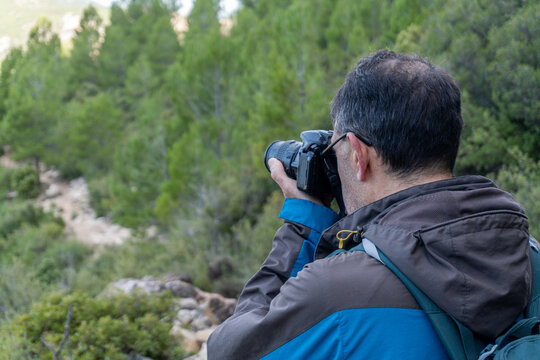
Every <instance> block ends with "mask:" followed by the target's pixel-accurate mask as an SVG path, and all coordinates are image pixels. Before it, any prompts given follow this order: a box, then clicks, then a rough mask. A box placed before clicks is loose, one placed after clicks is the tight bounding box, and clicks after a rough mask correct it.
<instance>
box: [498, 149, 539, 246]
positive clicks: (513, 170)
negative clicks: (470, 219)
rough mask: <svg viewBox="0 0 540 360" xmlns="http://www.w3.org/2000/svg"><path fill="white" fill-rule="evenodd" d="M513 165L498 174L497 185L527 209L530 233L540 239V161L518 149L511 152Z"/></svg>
mask: <svg viewBox="0 0 540 360" xmlns="http://www.w3.org/2000/svg"><path fill="white" fill-rule="evenodd" d="M509 154H510V156H511V157H512V158H513V163H510V164H509V165H505V166H503V168H502V169H501V170H500V171H499V172H498V173H497V174H496V176H495V181H496V183H497V184H498V185H499V186H500V187H501V188H503V189H504V190H506V191H509V192H510V193H512V195H514V196H515V198H516V199H517V200H518V201H519V202H520V203H521V205H522V206H523V207H524V208H525V212H526V213H527V216H528V217H529V231H530V232H531V234H532V235H533V236H535V237H536V238H537V239H538V238H539V237H540V161H539V162H535V161H534V160H532V159H530V158H529V157H528V156H527V155H525V154H524V153H522V152H521V151H520V150H518V149H517V148H514V149H511V150H510V151H509Z"/></svg>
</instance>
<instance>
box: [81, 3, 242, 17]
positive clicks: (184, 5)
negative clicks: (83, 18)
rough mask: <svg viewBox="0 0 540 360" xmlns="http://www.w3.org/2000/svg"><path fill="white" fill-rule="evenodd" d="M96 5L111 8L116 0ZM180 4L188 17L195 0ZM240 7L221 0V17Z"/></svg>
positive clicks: (181, 11)
mask: <svg viewBox="0 0 540 360" xmlns="http://www.w3.org/2000/svg"><path fill="white" fill-rule="evenodd" d="M91 1H92V2H94V3H97V4H100V5H103V6H110V5H111V4H112V3H113V1H114V0H91ZM180 4H181V5H182V6H181V8H180V14H182V15H187V14H188V13H189V12H190V11H191V8H192V7H193V0H180ZM239 6H240V1H239V0H221V9H222V12H221V13H220V14H219V15H220V17H227V16H229V15H231V14H232V13H233V12H234V11H235V10H237V9H238V7H239Z"/></svg>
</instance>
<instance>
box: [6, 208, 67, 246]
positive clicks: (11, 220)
mask: <svg viewBox="0 0 540 360" xmlns="http://www.w3.org/2000/svg"><path fill="white" fill-rule="evenodd" d="M42 222H50V223H56V224H58V225H59V226H61V227H63V225H64V222H63V221H62V219H60V218H58V217H55V216H54V215H52V214H50V213H45V212H44V211H43V209H41V208H37V207H35V206H34V204H33V202H32V201H10V202H5V203H1V202H0V238H2V237H4V238H5V237H7V236H8V235H9V234H11V233H13V232H14V231H16V230H17V229H19V228H21V227H22V226H23V225H29V226H38V225H39V224H40V223H42Z"/></svg>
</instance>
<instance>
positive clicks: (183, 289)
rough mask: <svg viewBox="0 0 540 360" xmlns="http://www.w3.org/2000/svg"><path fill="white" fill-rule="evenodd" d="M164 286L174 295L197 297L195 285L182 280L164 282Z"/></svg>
mask: <svg viewBox="0 0 540 360" xmlns="http://www.w3.org/2000/svg"><path fill="white" fill-rule="evenodd" d="M165 288H166V289H167V290H169V291H170V292H171V293H172V294H173V295H174V296H177V297H182V298H194V297H197V289H195V286H193V285H191V284H189V283H187V282H185V281H182V280H173V281H169V282H166V283H165Z"/></svg>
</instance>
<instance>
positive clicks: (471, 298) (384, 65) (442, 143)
mask: <svg viewBox="0 0 540 360" xmlns="http://www.w3.org/2000/svg"><path fill="white" fill-rule="evenodd" d="M331 115H332V121H333V126H334V134H333V138H332V140H333V141H334V142H335V144H334V149H335V153H336V157H337V162H338V171H339V176H340V178H341V184H342V191H343V197H344V202H345V205H346V208H347V212H348V214H349V215H348V216H345V217H344V218H342V219H340V220H338V219H337V215H336V214H335V213H334V212H333V211H331V210H330V209H329V208H327V207H325V206H323V203H322V202H321V201H320V200H319V199H316V198H312V197H310V196H308V195H307V194H305V193H302V192H301V191H298V190H297V188H296V183H295V181H294V180H292V179H290V178H288V177H287V176H286V174H285V172H284V170H283V166H282V165H281V163H280V162H279V161H277V160H275V159H274V160H271V163H270V167H271V173H272V178H273V179H274V180H275V181H276V182H277V183H278V185H279V186H280V187H281V189H282V190H283V193H284V196H285V198H286V200H285V204H284V207H283V210H282V212H281V214H280V216H281V217H282V218H283V219H285V224H284V225H283V226H282V227H281V228H280V229H279V230H278V232H277V233H276V236H275V238H274V244H273V248H272V251H271V252H270V254H269V256H268V258H267V259H266V261H265V262H264V264H263V265H262V267H261V269H260V270H259V271H258V272H257V273H256V274H255V275H254V276H253V277H252V278H251V279H250V280H249V282H248V283H247V285H246V287H245V288H244V290H243V292H242V295H241V296H240V299H239V301H238V305H237V308H236V312H235V314H234V315H233V316H232V317H231V318H229V319H228V320H227V321H226V322H225V323H223V324H222V325H221V326H220V327H219V328H218V329H216V331H215V332H214V333H213V334H212V336H211V337H210V339H209V341H208V356H209V358H210V359H258V358H263V359H430V360H432V359H446V358H447V354H446V351H445V350H444V348H443V346H442V345H441V342H440V340H439V338H438V337H437V335H436V333H435V332H434V330H433V328H432V326H431V324H430V322H429V320H428V318H427V316H426V315H425V313H424V312H423V311H422V310H421V309H420V308H419V306H418V304H417V303H416V301H415V300H414V298H413V297H412V295H411V294H410V293H409V292H408V291H407V289H406V288H405V286H404V285H403V284H402V283H401V282H400V280H399V279H398V278H397V277H396V276H394V275H393V273H392V272H391V271H390V270H388V269H387V268H386V267H385V266H384V265H383V264H382V263H380V262H379V261H377V260H376V259H374V258H372V257H370V256H369V255H368V254H366V253H365V252H362V251H353V252H347V251H342V252H340V253H338V254H337V255H334V256H328V255H329V254H330V253H332V252H334V251H335V250H336V249H337V248H338V245H339V242H340V240H339V239H344V238H346V237H347V235H348V234H352V236H350V237H349V238H348V239H347V240H346V241H344V242H343V244H342V245H343V247H344V248H350V247H352V246H354V244H355V241H356V242H360V241H362V239H363V238H367V239H369V240H371V242H373V243H374V244H375V245H376V246H377V247H378V248H379V249H380V250H381V251H382V252H383V253H384V254H386V256H388V257H389V258H390V259H391V260H392V261H393V262H394V263H395V264H396V265H397V266H398V267H399V268H400V269H401V271H403V272H404V273H405V275H406V276H407V277H409V279H411V280H412V281H413V282H414V283H415V284H416V285H417V286H418V287H419V288H420V289H421V290H422V291H423V292H424V293H426V294H427V295H428V296H429V297H430V298H431V299H432V300H433V301H434V302H435V303H437V304H438V305H439V306H440V307H441V308H442V309H443V310H445V311H446V312H448V313H450V314H451V315H452V316H454V317H455V318H456V319H458V320H459V321H461V322H462V323H463V324H464V325H466V326H467V327H469V328H470V329H471V330H472V331H473V332H475V333H476V334H477V335H479V336H482V337H484V338H486V339H493V338H494V337H496V336H497V335H499V334H500V333H502V332H503V331H504V330H505V329H507V328H508V327H509V326H511V325H512V324H513V323H514V322H515V320H516V319H517V318H518V317H519V316H520V314H521V313H522V312H523V309H524V308H525V306H526V304H527V302H528V300H529V294H530V291H531V267H530V263H529V257H528V222H527V218H526V217H525V215H524V212H523V209H522V208H521V206H520V205H519V204H518V203H517V202H516V201H515V200H514V199H513V198H512V197H511V196H510V195H509V194H507V193H505V192H504V191H502V190H499V189H498V188H497V187H496V186H495V185H494V184H493V183H492V182H491V181H490V180H488V179H486V178H483V177H480V176H464V177H453V176H452V170H453V166H454V162H455V159H456V156H457V152H458V147H459V138H460V134H461V130H462V126H463V122H462V118H461V100H460V92H459V89H458V88H457V86H456V84H455V83H454V81H453V80H452V78H451V77H450V76H449V75H448V74H447V73H445V72H444V71H443V70H442V69H440V68H438V67H435V66H433V65H431V64H430V63H429V62H427V61H425V60H422V59H420V58H417V57H411V56H406V55H401V54H396V53H394V52H391V51H378V52H376V53H373V54H372V55H370V56H368V57H366V58H363V59H361V60H360V61H359V62H358V63H357V64H356V66H355V68H354V70H352V71H351V72H350V73H349V74H348V75H347V78H346V80H345V83H344V84H343V85H342V86H341V88H340V89H339V91H338V92H337V95H336V96H335V98H334V100H333V102H332V111H331ZM336 141H337V142H336ZM340 231H341V232H340ZM338 232H340V233H339V234H338ZM321 234H322V235H321Z"/></svg>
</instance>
